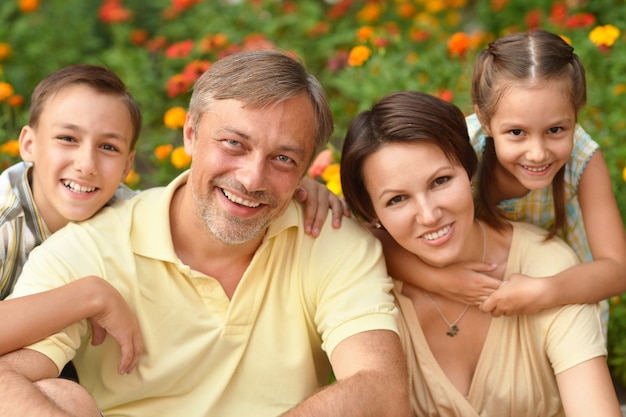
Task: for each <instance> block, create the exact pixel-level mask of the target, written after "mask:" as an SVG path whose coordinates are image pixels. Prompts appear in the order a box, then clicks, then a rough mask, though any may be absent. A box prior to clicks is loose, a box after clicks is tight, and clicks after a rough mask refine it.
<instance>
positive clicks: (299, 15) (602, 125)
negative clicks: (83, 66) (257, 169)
mask: <svg viewBox="0 0 626 417" xmlns="http://www.w3.org/2000/svg"><path fill="white" fill-rule="evenodd" d="M107 3H112V2H111V1H107V0H101V1H84V0H40V5H39V8H38V9H37V10H35V11H33V12H30V13H25V12H23V11H21V10H20V8H19V2H18V1H16V0H5V1H3V2H0V45H2V44H6V45H9V46H10V48H11V49H12V51H13V52H12V54H10V55H9V56H6V57H4V56H0V65H1V71H0V82H1V81H5V82H8V83H10V84H11V86H12V87H13V89H14V90H15V93H16V94H21V95H23V96H24V97H26V103H24V105H22V106H14V107H11V106H9V105H8V104H7V102H6V101H4V102H2V101H0V144H2V143H4V142H7V141H9V140H13V139H17V137H18V135H19V130H20V127H21V126H22V125H23V124H24V123H26V119H27V109H28V96H29V95H30V93H31V92H32V90H33V88H34V87H35V85H36V84H37V83H38V82H39V81H40V80H41V79H42V78H44V77H45V76H46V75H48V74H49V73H51V72H53V71H54V70H56V69H58V68H60V67H62V66H65V65H69V64H72V63H76V62H85V63H95V64H102V65H105V66H108V67H109V68H111V69H113V70H114V71H116V72H117V73H118V74H120V76H121V77H122V78H123V79H124V80H125V82H126V83H127V84H128V86H129V88H130V90H131V92H132V93H133V95H134V96H135V97H136V99H137V100H138V102H139V103H140V104H141V106H142V111H143V115H144V127H143V131H142V135H141V139H140V141H139V145H138V156H137V159H136V163H135V170H136V171H137V172H138V173H139V178H140V180H139V182H138V183H137V184H136V185H137V186H139V187H142V188H145V187H149V186H153V185H160V184H164V183H166V182H167V181H169V180H170V179H171V178H172V177H173V176H174V175H176V174H178V173H179V172H181V170H182V168H176V167H175V166H173V165H172V163H171V162H170V161H169V160H167V159H164V160H158V159H157V157H156V156H155V154H154V150H155V148H157V146H159V145H164V144H172V145H173V146H174V147H176V146H180V145H181V144H182V142H181V132H180V129H174V130H172V129H168V128H165V127H164V126H163V116H164V113H165V112H166V111H167V110H168V109H169V108H171V107H174V106H183V107H186V105H187V102H188V99H189V92H188V91H183V92H180V93H179V94H176V95H174V96H169V95H168V89H167V86H166V84H167V82H168V80H169V79H170V78H171V77H173V76H175V75H177V74H180V73H181V72H182V71H183V70H184V68H185V66H186V65H187V64H189V63H190V62H192V61H193V60H205V61H208V62H212V61H215V60H216V59H218V58H219V57H220V56H221V55H222V54H225V53H229V52H232V51H235V50H240V49H245V48H258V47H261V46H266V47H267V46H273V47H275V48H278V49H282V50H286V51H291V52H293V53H295V54H296V55H298V56H299V57H300V58H301V59H302V60H303V61H304V62H305V64H306V65H307V67H308V68H309V69H310V70H311V71H312V72H313V73H314V74H315V75H316V76H317V77H318V78H319V79H320V81H321V82H322V84H323V85H324V86H325V87H326V89H327V92H328V95H329V100H330V103H331V107H332V110H333V113H334V115H335V122H336V129H335V135H334V138H333V144H334V145H335V148H340V146H341V142H342V138H343V135H344V134H345V130H346V129H347V126H348V124H349V122H350V120H351V119H352V118H353V117H354V115H355V114H356V113H358V112H360V111H362V110H364V109H366V108H368V107H370V106H371V104H372V103H373V102H374V101H376V100H377V99H379V98H380V97H382V96H383V95H386V94H389V93H391V92H394V91H400V90H420V91H424V92H428V93H431V94H436V95H442V96H443V95H447V96H448V98H449V99H450V100H451V101H453V102H454V103H455V104H457V105H458V106H459V107H460V108H461V109H462V110H463V111H465V112H466V113H469V112H470V111H471V105H470V99H469V93H468V90H469V84H470V76H471V70H472V62H473V58H474V56H475V54H476V53H477V52H478V51H479V50H481V49H482V48H484V47H485V46H486V44H487V43H488V42H489V41H490V40H492V39H494V38H496V37H498V36H500V35H502V34H504V33H508V32H512V31H519V30H527V29H528V28H529V25H538V26H541V27H543V28H545V29H547V30H551V31H554V32H556V33H559V34H561V35H564V36H566V37H567V38H569V39H570V40H571V43H572V45H573V46H574V48H575V50H576V52H577V54H578V55H579V56H580V58H581V60H582V62H583V63H584V65H585V67H586V69H587V80H588V105H587V107H586V108H585V109H583V111H582V112H581V114H580V122H581V123H582V125H583V126H584V127H585V128H586V129H587V131H588V132H589V133H590V134H591V136H592V137H593V138H594V139H595V140H596V141H597V142H598V143H600V145H601V147H602V151H603V153H604V155H605V158H606V160H607V163H608V166H609V170H610V173H611V176H612V179H613V185H614V189H615V195H616V197H617V200H618V204H619V207H620V210H621V213H622V216H623V217H626V181H625V180H624V178H623V175H624V174H623V173H624V170H625V167H626V144H625V141H624V138H623V137H622V132H623V131H624V129H625V127H626V118H625V117H624V110H623V101H624V98H625V97H626V41H625V40H624V35H623V32H624V31H626V7H625V6H626V4H625V2H624V1H623V0H593V1H591V0H567V1H566V0H563V1H561V2H559V1H557V0H526V1H521V0H508V1H507V0H473V1H471V0H468V1H464V0H438V1H426V0H380V1H368V2H365V1H359V0H354V1H347V0H339V1H334V2H331V1H328V2H327V1H324V0H298V1H281V0H239V1H235V0H229V1H228V0H199V1H193V0H187V1H186V2H184V1H172V0H151V1H146V0H123V1H119V2H118V3H119V5H120V7H122V8H123V9H125V10H127V11H129V12H130V15H129V17H128V18H127V19H120V21H118V22H111V21H106V19H104V20H103V19H102V18H101V17H100V16H99V11H100V10H101V9H100V8H101V7H102V6H103V5H104V4H107ZM174 3H176V4H185V3H186V4H187V7H185V8H183V9H182V10H179V11H175V10H174V6H173V5H174ZM559 4H560V5H567V6H566V14H567V17H568V18H572V17H576V16H578V17H580V16H587V17H588V16H591V17H592V18H593V20H592V21H591V22H590V23H589V22H587V23H586V24H583V23H580V21H578V23H577V21H575V20H574V21H573V23H571V22H570V23H564V22H560V23H559V22H558V21H556V20H555V18H554V16H553V11H554V10H555V6H558V5H559ZM494 8H498V10H494ZM606 24H611V25H614V26H616V27H617V28H619V29H621V31H622V34H621V35H620V37H619V38H618V39H617V41H616V43H615V44H614V45H613V46H611V47H610V48H599V47H597V46H596V45H595V44H594V43H593V42H591V41H590V39H589V33H590V32H591V30H592V29H593V28H594V27H596V26H599V25H606ZM364 27H369V28H370V31H371V34H370V35H369V36H368V37H364V38H363V37H362V38H359V36H358V35H359V30H361V29H362V28H364ZM138 29H141V30H145V31H146V33H147V36H148V39H147V41H146V42H144V43H141V42H139V43H136V42H133V41H132V40H131V39H132V37H133V36H134V35H136V30H138ZM457 32H463V33H465V34H467V35H468V36H469V40H470V42H469V44H468V45H467V47H466V48H465V49H464V50H462V51H457V52H458V53H453V51H451V49H450V47H449V45H448V41H449V40H450V39H451V38H452V37H453V35H454V34H455V33H457ZM214 35H222V36H225V38H226V39H227V43H226V44H225V45H221V46H213V47H211V48H204V49H203V48H202V45H203V42H204V41H206V39H207V37H210V36H214ZM160 37H162V38H161V39H162V45H161V46H160V47H157V46H155V45H158V42H157V40H158V39H159V38H160ZM185 40H190V41H192V42H193V48H192V50H191V51H189V53H188V54H183V56H182V57H171V56H168V54H167V53H166V48H167V47H168V46H170V45H173V44H175V43H176V42H181V41H185ZM357 45H362V46H366V47H367V48H368V49H369V51H370V52H371V55H370V56H369V58H368V59H367V60H366V61H365V62H363V63H362V65H357V66H350V65H347V57H348V54H349V52H350V51H351V50H352V49H353V48H354V47H355V46H357ZM16 159H17V157H16V156H13V157H11V156H9V155H7V153H6V152H2V151H0V164H3V165H2V166H6V164H8V163H11V162H12V161H15V160H16ZM613 301H614V302H613V303H612V314H611V323H610V329H609V332H610V333H609V335H610V340H609V350H610V358H609V360H610V363H611V365H612V369H613V371H614V373H615V374H616V375H619V376H620V377H621V378H623V379H624V382H625V383H626V311H624V304H622V303H624V302H626V299H625V298H624V297H622V298H621V299H614V300H613Z"/></svg>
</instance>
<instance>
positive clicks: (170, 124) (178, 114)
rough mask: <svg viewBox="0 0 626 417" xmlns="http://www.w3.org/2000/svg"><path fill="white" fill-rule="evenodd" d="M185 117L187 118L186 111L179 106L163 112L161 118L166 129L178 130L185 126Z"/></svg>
mask: <svg viewBox="0 0 626 417" xmlns="http://www.w3.org/2000/svg"><path fill="white" fill-rule="evenodd" d="M185 117H187V111H186V110H185V109H183V108H182V107H180V106H177V107H172V108H171V109H169V110H168V111H166V112H165V115H164V116H163V123H164V124H165V127H167V128H168V129H178V128H181V127H183V125H184V124H185Z"/></svg>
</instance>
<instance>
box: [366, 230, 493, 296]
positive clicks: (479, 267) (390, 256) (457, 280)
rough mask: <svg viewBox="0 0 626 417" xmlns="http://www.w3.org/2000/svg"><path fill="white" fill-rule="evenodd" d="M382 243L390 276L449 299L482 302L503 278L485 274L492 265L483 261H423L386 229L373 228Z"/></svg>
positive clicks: (491, 268)
mask: <svg viewBox="0 0 626 417" xmlns="http://www.w3.org/2000/svg"><path fill="white" fill-rule="evenodd" d="M371 231H372V233H373V234H374V236H376V237H377V238H378V239H379V240H380V241H381V243H382V244H383V252H384V254H385V262H386V264H387V271H388V273H389V275H390V276H391V277H393V278H395V279H399V280H401V281H404V282H406V283H409V284H412V285H415V286H418V287H420V288H423V289H425V290H427V291H430V292H434V293H437V294H440V295H442V296H444V297H446V298H450V299H452V300H455V301H458V302H461V303H469V304H476V305H479V304H481V303H482V302H483V301H485V299H486V298H487V297H488V296H489V295H490V294H491V293H493V292H494V291H495V290H496V289H498V288H499V287H500V285H501V284H502V281H500V280H498V279H495V278H492V277H490V276H488V275H485V272H491V271H492V270H493V268H494V266H492V265H488V264H484V263H480V262H462V263H458V264H454V265H450V266H448V267H445V268H437V267H433V266H431V265H428V264H426V263H424V262H423V261H421V260H420V259H419V258H418V257H417V256H415V255H414V254H412V253H411V252H409V251H407V250H406V249H404V248H403V247H402V246H400V245H399V244H398V243H397V242H396V241H395V240H394V239H393V238H392V237H391V236H390V235H389V233H387V232H386V231H385V230H382V229H376V228H371Z"/></svg>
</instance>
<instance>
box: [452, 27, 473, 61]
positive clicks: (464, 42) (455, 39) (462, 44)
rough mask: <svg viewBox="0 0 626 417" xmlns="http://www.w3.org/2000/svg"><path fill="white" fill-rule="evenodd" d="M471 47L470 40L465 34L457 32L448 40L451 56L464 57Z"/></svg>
mask: <svg viewBox="0 0 626 417" xmlns="http://www.w3.org/2000/svg"><path fill="white" fill-rule="evenodd" d="M469 45H470V38H469V36H467V34H466V33H464V32H456V33H455V34H453V35H452V36H451V37H450V39H448V51H449V52H450V54H451V55H453V56H455V55H458V56H463V55H465V52H467V49H468V48H469Z"/></svg>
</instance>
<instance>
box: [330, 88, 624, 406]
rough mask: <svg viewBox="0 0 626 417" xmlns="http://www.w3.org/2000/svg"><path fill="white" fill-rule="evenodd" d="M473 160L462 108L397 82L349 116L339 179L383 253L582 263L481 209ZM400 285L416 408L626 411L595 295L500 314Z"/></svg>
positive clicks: (506, 265) (513, 264) (507, 267)
mask: <svg viewBox="0 0 626 417" xmlns="http://www.w3.org/2000/svg"><path fill="white" fill-rule="evenodd" d="M476 167H477V159H476V155H475V153H474V150H473V148H472V146H471V144H470V142H469V137H468V134H467V128H466V125H465V119H464V116H463V114H462V113H461V111H460V110H459V109H458V108H456V107H455V106H454V105H452V104H450V103H447V102H445V101H443V100H440V99H438V98H435V97H432V96H429V95H427V94H423V93H418V92H401V93H396V94H392V95H390V96H388V97H386V98H384V99H382V100H381V101H379V102H378V103H377V104H376V105H374V107H372V109H371V110H370V111H365V112H363V113H361V114H359V115H358V116H357V117H356V119H355V120H354V121H353V122H352V124H351V126H350V128H349V130H348V133H347V136H346V140H345V142H344V147H343V151H342V161H341V179H342V187H343V191H344V195H345V197H346V200H347V202H348V204H349V206H350V207H351V208H352V209H353V210H354V212H355V214H356V215H358V216H360V217H361V218H362V219H363V220H364V221H366V222H369V223H370V224H373V225H375V226H376V228H377V229H378V231H377V232H376V234H377V235H379V237H380V238H381V240H382V242H383V245H384V246H385V254H386V256H389V257H393V256H395V254H396V253H398V256H406V255H402V252H404V253H406V251H408V252H410V253H412V254H413V255H416V256H417V257H418V258H419V259H420V260H421V261H422V262H426V263H427V264H429V265H432V266H436V267H445V266H447V265H451V264H453V263H455V262H461V261H476V262H487V263H490V264H495V265H498V267H497V268H495V269H494V271H493V272H491V273H490V275H491V276H492V277H494V278H497V279H500V280H506V279H507V277H508V276H509V275H510V274H512V273H524V274H527V275H529V276H547V275H551V274H554V273H556V272H558V271H560V270H563V269H565V268H568V267H570V266H572V265H574V264H575V263H576V262H577V260H576V259H577V258H576V255H575V254H574V253H573V251H572V250H571V249H570V248H569V247H568V246H567V245H565V244H564V243H563V242H562V241H560V240H558V239H556V238H552V239H548V240H546V233H545V232H543V231H542V230H541V229H539V228H538V227H535V226H532V225H529V224H524V223H505V224H503V225H502V226H501V227H499V228H494V227H493V226H490V225H489V224H488V223H487V222H486V221H485V222H484V221H482V220H481V219H475V218H474V204H473V199H472V190H471V185H470V180H471V178H472V176H473V175H474V173H475V171H476ZM400 248H404V249H405V250H406V251H402V250H400ZM415 262H417V259H416V260H415ZM407 264H408V263H407ZM394 291H395V295H396V299H397V302H398V306H399V309H400V315H399V326H400V329H401V336H402V339H403V343H404V348H405V352H406V355H407V360H408V363H409V368H410V369H409V371H410V375H411V397H412V398H411V402H412V409H413V413H414V414H415V415H419V416H424V415H433V416H503V415H510V416H518V415H528V416H530V415H532V416H589V415H597V416H599V415H602V416H615V417H619V416H621V412H620V409H619V404H618V402H617V398H616V395H615V391H614V388H613V385H612V382H611V378H610V375H609V372H608V368H607V365H606V358H605V356H606V350H605V347H604V341H603V337H602V331H601V325H600V320H599V314H598V308H597V306H596V305H570V306H564V307H555V308H551V309H546V310H543V311H541V312H539V313H536V314H529V315H520V316H511V317H504V316H503V317H497V318H496V317H492V316H491V315H490V314H488V313H484V312H482V311H480V310H479V309H478V307H476V306H474V305H468V304H462V303H459V302H457V301H454V300H452V299H449V298H444V297H443V296H440V295H437V294H431V293H428V292H426V291H425V290H423V289H421V288H418V287H415V286H412V285H409V284H403V283H401V282H399V281H398V282H396V287H395V289H394Z"/></svg>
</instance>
